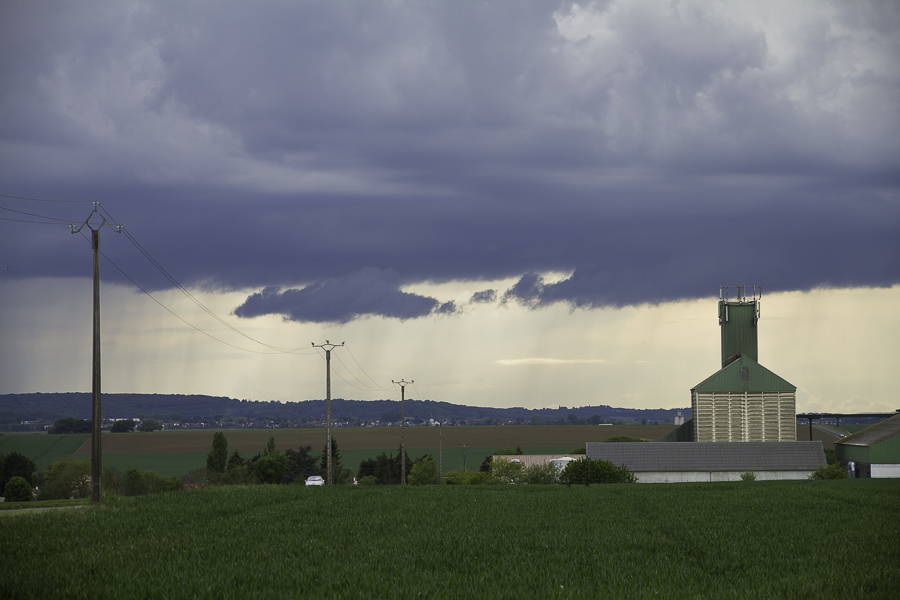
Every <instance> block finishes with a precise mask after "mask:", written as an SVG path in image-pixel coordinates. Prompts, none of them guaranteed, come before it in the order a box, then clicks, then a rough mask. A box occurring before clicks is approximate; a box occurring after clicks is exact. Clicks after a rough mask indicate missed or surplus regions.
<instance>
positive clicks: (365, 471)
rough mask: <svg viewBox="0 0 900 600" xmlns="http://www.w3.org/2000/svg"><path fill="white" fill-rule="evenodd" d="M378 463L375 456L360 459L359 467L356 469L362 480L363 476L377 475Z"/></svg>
mask: <svg viewBox="0 0 900 600" xmlns="http://www.w3.org/2000/svg"><path fill="white" fill-rule="evenodd" d="M377 464H378V463H377V462H376V460H375V459H374V458H367V459H365V460H362V461H360V463H359V469H358V470H357V471H356V476H357V477H358V478H359V479H360V480H362V478H363V477H369V476H371V477H375V466H376V465H377Z"/></svg>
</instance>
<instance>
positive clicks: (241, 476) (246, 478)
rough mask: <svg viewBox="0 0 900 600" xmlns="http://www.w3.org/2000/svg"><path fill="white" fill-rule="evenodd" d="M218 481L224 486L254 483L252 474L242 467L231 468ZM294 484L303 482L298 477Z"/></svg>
mask: <svg viewBox="0 0 900 600" xmlns="http://www.w3.org/2000/svg"><path fill="white" fill-rule="evenodd" d="M220 481H221V482H222V483H223V484H225V485H249V484H252V483H256V479H255V478H254V477H253V474H252V473H250V469H248V468H247V467H246V466H244V465H238V466H236V467H231V468H230V469H228V471H227V472H226V473H225V474H224V475H222V476H221V477H220ZM294 483H300V484H303V483H305V481H304V480H303V479H301V478H299V477H298V478H297V479H295V480H294Z"/></svg>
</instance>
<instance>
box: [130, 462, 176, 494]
mask: <svg viewBox="0 0 900 600" xmlns="http://www.w3.org/2000/svg"><path fill="white" fill-rule="evenodd" d="M123 480H124V482H123V486H122V487H123V491H124V493H125V495H126V496H143V495H146V494H160V493H162V492H175V491H178V490H180V489H181V480H180V479H179V478H178V477H175V476H172V477H164V476H162V475H160V474H158V473H155V472H153V471H143V472H142V471H141V470H140V469H137V468H135V467H131V468H129V469H126V470H125V475H124V476H123Z"/></svg>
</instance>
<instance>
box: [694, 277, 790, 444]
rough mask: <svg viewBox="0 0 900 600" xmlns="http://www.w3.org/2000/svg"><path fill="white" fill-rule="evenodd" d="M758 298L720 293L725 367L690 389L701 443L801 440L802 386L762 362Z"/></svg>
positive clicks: (739, 292) (696, 435)
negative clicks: (798, 419)
mask: <svg viewBox="0 0 900 600" xmlns="http://www.w3.org/2000/svg"><path fill="white" fill-rule="evenodd" d="M758 323H759V295H758V290H757V288H756V286H754V287H753V295H752V297H750V298H749V299H748V297H747V295H746V290H745V289H744V288H743V287H742V286H738V288H737V297H736V298H735V299H729V297H728V288H721V289H720V293H719V326H720V328H721V340H722V368H721V369H720V370H719V371H718V372H716V373H714V374H713V375H711V376H710V377H708V378H706V379H705V380H703V381H702V382H701V383H699V384H697V385H696V386H694V388H693V389H692V390H691V413H692V414H691V416H692V419H691V425H692V429H693V431H692V433H693V440H694V441H697V442H770V441H771V442H775V441H778V442H786V441H794V440H796V437H797V428H796V393H797V386H795V385H792V384H791V383H789V382H788V381H786V380H784V379H782V378H781V377H779V376H778V375H776V374H775V373H773V372H772V371H769V370H768V369H766V368H765V367H763V366H762V365H761V364H759V362H757V361H758V348H759V346H758V343H757V329H758V327H757V325H758Z"/></svg>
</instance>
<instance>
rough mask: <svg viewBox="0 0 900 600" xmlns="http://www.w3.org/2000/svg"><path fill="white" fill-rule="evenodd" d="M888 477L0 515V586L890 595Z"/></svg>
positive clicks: (42, 591) (194, 500)
mask: <svg viewBox="0 0 900 600" xmlns="http://www.w3.org/2000/svg"><path fill="white" fill-rule="evenodd" d="M898 498H900V481H896V480H844V481H795V482H752V483H751V482H730V483H694V484H666V485H627V484H617V485H594V486H590V487H571V488H568V487H565V486H443V487H441V486H427V487H420V488H415V487H406V488H400V487H395V486H385V487H378V486H376V487H333V488H307V487H305V486H255V487H249V488H248V487H232V488H228V487H226V488H207V489H206V490H202V491H195V492H181V493H171V494H161V495H157V496H143V497H136V498H127V499H122V500H119V501H118V502H114V503H111V504H106V505H101V506H94V507H87V508H83V509H70V510H65V511H52V510H51V511H44V512H42V513H39V514H38V513H30V514H26V515H22V516H18V517H16V518H0V539H2V540H3V544H2V545H0V560H2V564H3V577H2V578H0V597H3V598H97V597H129V598H133V597H143V598H172V597H178V598H183V597H189V598H196V597H204V598H206V597H214V598H260V597H266V598H273V597H274V598H298V597H352V598H382V597H394V598H410V597H429V598H445V597H447V598H450V597H464V598H556V597H558V598H716V599H719V598H810V599H813V598H815V599H818V598H842V599H854V598H865V599H872V598H896V594H897V590H898V589H900V544H897V540H898V539H900V520H898V519H897V514H898V508H900V500H898Z"/></svg>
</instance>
